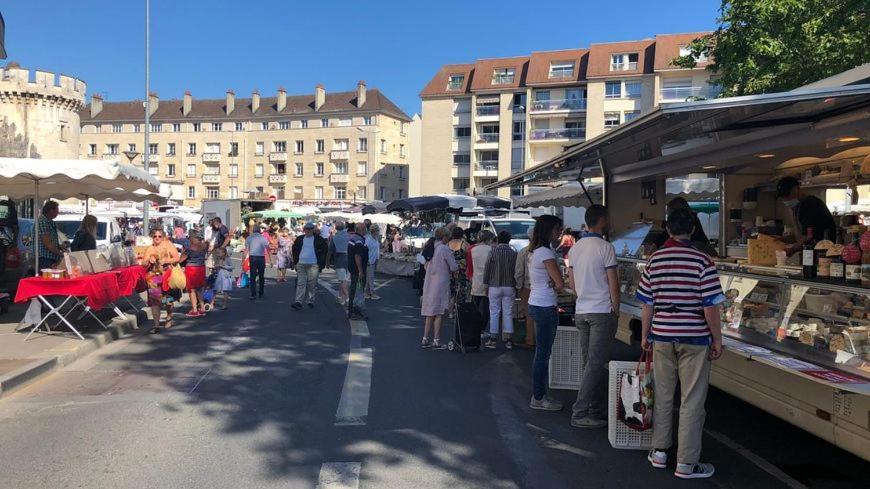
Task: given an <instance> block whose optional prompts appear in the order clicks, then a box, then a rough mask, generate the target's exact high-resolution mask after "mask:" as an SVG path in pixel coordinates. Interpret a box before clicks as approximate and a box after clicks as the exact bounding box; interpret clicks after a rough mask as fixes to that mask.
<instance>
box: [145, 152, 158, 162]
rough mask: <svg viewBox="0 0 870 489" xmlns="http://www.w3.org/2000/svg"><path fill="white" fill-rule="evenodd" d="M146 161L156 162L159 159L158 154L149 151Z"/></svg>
mask: <svg viewBox="0 0 870 489" xmlns="http://www.w3.org/2000/svg"><path fill="white" fill-rule="evenodd" d="M148 161H150V162H151V163H157V162H159V161H160V155H159V154H157V153H149V154H148Z"/></svg>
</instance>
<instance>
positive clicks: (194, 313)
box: [185, 309, 200, 318]
mask: <svg viewBox="0 0 870 489" xmlns="http://www.w3.org/2000/svg"><path fill="white" fill-rule="evenodd" d="M185 316H187V317H189V318H195V317H199V316H200V312H199V311H197V310H196V309H191V310H190V312H188V313H187V314H185Z"/></svg>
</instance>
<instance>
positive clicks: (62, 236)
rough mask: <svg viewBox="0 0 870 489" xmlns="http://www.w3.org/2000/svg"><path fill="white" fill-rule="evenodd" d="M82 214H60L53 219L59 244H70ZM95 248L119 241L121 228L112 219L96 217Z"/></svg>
mask: <svg viewBox="0 0 870 489" xmlns="http://www.w3.org/2000/svg"><path fill="white" fill-rule="evenodd" d="M83 217H85V216H84V215H83V214H60V215H58V216H57V217H56V218H55V219H54V223H55V224H56V225H57V234H58V239H59V240H60V242H61V243H64V242H67V241H69V242H72V240H73V236H75V234H76V231H78V229H79V225H81V222H82V218H83ZM96 217H97V246H100V245H108V244H109V243H114V242H119V241H120V240H121V227H120V226H119V225H118V221H117V220H116V219H115V218H113V217H106V216H100V215H97V216H96Z"/></svg>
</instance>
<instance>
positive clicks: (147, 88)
mask: <svg viewBox="0 0 870 489" xmlns="http://www.w3.org/2000/svg"><path fill="white" fill-rule="evenodd" d="M150 132H151V0H145V153H144V156H143V159H144V161H143V162H142V167H143V168H144V169H145V173H148V164H149V163H151V161H150V160H151V148H150V145H149V136H150ZM150 209H151V201H149V200H146V201H145V202H144V203H143V204H142V223H143V229H144V230H145V235H146V236H148V235H149V234H151V221H149V220H148V211H149V210H150Z"/></svg>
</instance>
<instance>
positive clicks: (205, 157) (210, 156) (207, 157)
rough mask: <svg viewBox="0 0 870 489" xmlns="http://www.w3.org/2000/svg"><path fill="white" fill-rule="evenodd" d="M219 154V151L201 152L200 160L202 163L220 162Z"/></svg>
mask: <svg viewBox="0 0 870 489" xmlns="http://www.w3.org/2000/svg"><path fill="white" fill-rule="evenodd" d="M220 161H221V154H220V153H203V154H202V162H203V163H220Z"/></svg>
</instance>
